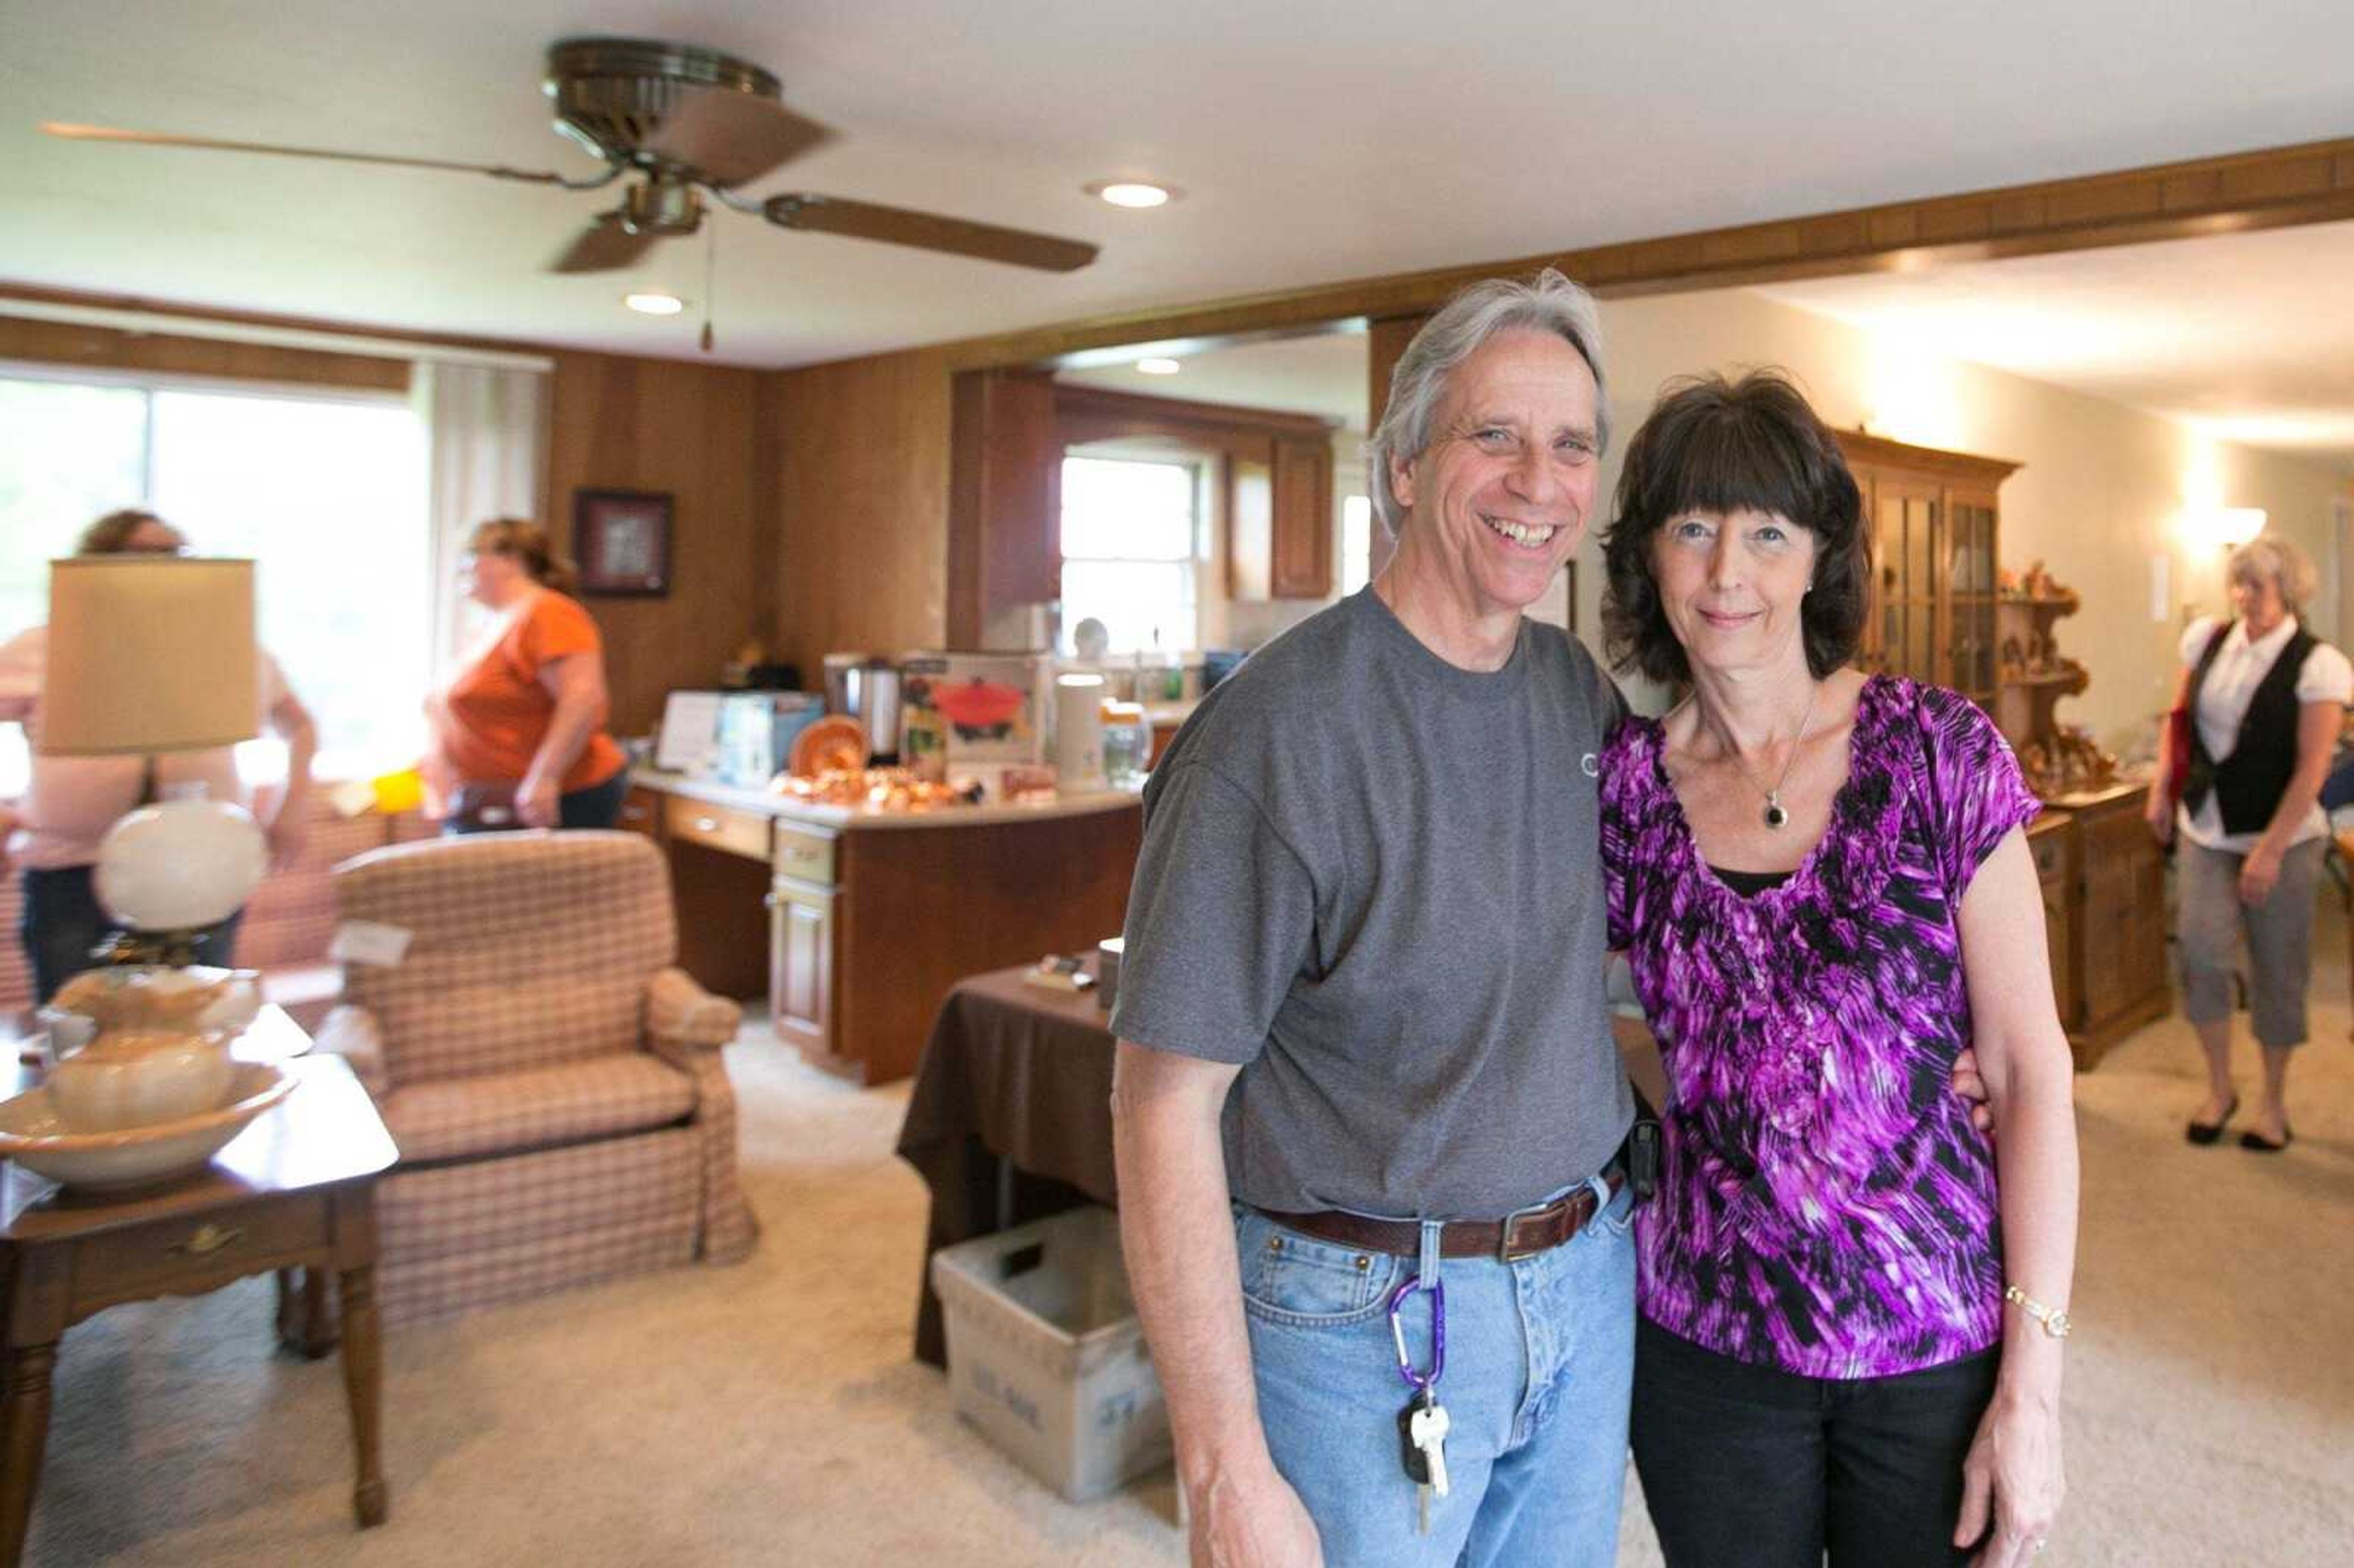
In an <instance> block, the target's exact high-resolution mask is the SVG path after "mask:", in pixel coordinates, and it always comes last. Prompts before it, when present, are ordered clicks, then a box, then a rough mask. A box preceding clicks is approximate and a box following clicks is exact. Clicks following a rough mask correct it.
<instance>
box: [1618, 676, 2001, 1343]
mask: <svg viewBox="0 0 2354 1568" xmlns="http://www.w3.org/2000/svg"><path fill="white" fill-rule="evenodd" d="M1659 749H1660V728H1659V723H1658V722H1657V721H1656V720H1650V719H1629V720H1628V721H1627V723H1626V724H1625V725H1624V726H1621V728H1620V729H1619V730H1618V732H1617V735H1616V736H1613V738H1612V739H1611V742H1610V744H1609V747H1607V749H1606V751H1605V753H1604V756H1603V760H1602V860H1603V868H1604V874H1605V877H1606V882H1607V885H1608V895H1609V915H1610V945H1611V946H1612V947H1613V948H1619V949H1623V950H1624V951H1625V952H1626V953H1627V956H1628V961H1629V963H1630V965H1631V967H1632V968H1633V970H1634V976H1635V988H1636V991H1637V993H1638V995H1639V996H1640V997H1641V999H1642V1002H1643V1010H1644V1012H1646V1013H1648V1014H1649V1017H1650V1021H1651V1026H1652V1029H1653V1031H1654V1032H1655V1033H1657V1034H1658V1035H1659V1042H1660V1048H1661V1054H1662V1055H1663V1057H1664V1059H1665V1061H1666V1064H1667V1073H1668V1100H1669V1103H1668V1104H1667V1105H1666V1106H1665V1107H1662V1109H1661V1112H1660V1116H1661V1119H1662V1121H1663V1123H1664V1128H1663V1131H1664V1134H1665V1137H1664V1139H1663V1142H1664V1146H1665V1150H1666V1161H1665V1169H1664V1171H1663V1173H1662V1178H1661V1181H1660V1185H1659V1195H1658V1197H1657V1198H1656V1199H1655V1200H1654V1201H1653V1202H1651V1203H1650V1204H1649V1206H1648V1207H1647V1208H1646V1209H1645V1210H1644V1211H1643V1215H1642V1222H1641V1233H1640V1234H1641V1245H1640V1252H1639V1255H1640V1259H1641V1285H1640V1287H1639V1301H1640V1305H1641V1309H1642V1312H1643V1315H1644V1316H1645V1317H1647V1318H1649V1319H1650V1320H1651V1321H1653V1322H1654V1323H1657V1324H1658V1325H1659V1327H1660V1328H1662V1329H1665V1330H1668V1331H1670V1333H1674V1334H1677V1335H1680V1336H1681V1337H1682V1338H1684V1339H1687V1340H1691V1341H1693V1342H1694V1343H1696V1344H1699V1345H1702V1346H1703V1347H1705V1348H1706V1349H1709V1350H1712V1351H1716V1352H1718V1353H1719V1354H1722V1355H1727V1356H1732V1357H1734V1358H1735V1359H1737V1360H1740V1361H1750V1362H1754V1363H1758V1364H1763V1365H1767V1366H1773V1367H1777V1368H1779V1369H1781V1370H1783V1371H1785V1372H1794V1373H1798V1374H1800V1375H1804V1376H1809V1377H1825V1378H1860V1377H1880V1376H1885V1375H1888V1374H1891V1373H1895V1372H1914V1371H1917V1370H1919V1369H1921V1368H1924V1367H1930V1366H1935V1365H1937V1364H1939V1363H1941V1362H1945V1361H1954V1360H1956V1359H1958V1358H1960V1357H1963V1356H1967V1355H1970V1354H1972V1353H1974V1352H1976V1351H1982V1350H1985V1349H1987V1348H1988V1346H1991V1345H1993V1344H1995V1343H1996V1342H1997V1341H1998V1340H1999V1339H2000V1337H2001V1333H2002V1287H2003V1271H2002V1236H2001V1225H2000V1213H1999V1209H1998V1207H1997V1204H1996V1202H1995V1170H1994V1155H1993V1151H1992V1150H1991V1148H1990V1147H1989V1145H1988V1142H1987V1140H1986V1139H1985V1138H1984V1137H1983V1136H1982V1135H1980V1134H1979V1133H1978V1130H1977V1129H1976V1128H1973V1127H1971V1125H1970V1119H1969V1107H1968V1105H1967V1102H1965V1101H1964V1100H1962V1099H1961V1098H1959V1097H1957V1096H1956V1095H1955V1094H1954V1092H1953V1088H1952V1086H1951V1083H1950V1081H1949V1080H1950V1076H1951V1073H1952V1068H1953V1064H1954V1058H1955V1056H1956V1055H1957V1054H1959V1053H1960V1051H1961V1049H1962V1047H1963V1046H1964V1045H1966V1044H1968V1043H1969V1040H1970V1002H1969V995H1968V991H1967V989H1966V987H1965V985H1964V983H1963V974H1962V960H1961V948H1960V939H1959V934H1958V931H1957V928H1956V927H1957V919H1958V916H1959V912H1960V906H1961V899H1962V894H1963V891H1964V889H1966V888H1967V886H1968V885H1969V881H1970V877H1971V876H1972V874H1974V873H1975V872H1976V871H1977V870H1978V865H1979V864H1980V863H1982V862H1983V861H1984V860H1985V859H1986V857H1987V856H1988V854H1990V853H1993V851H1994V848H1995V846H1996V845H1997V844H1998V843H1999V842H2001V841H2002V838H2003V836H2004V835H2005V834H2006V833H2008V832H2009V831H2010V830H2011V829H2012V828H2014V827H2017V826H2019V825H2020V824H2021V823H2023V822H2026V821H2030V820H2031V819H2032V818H2033V817H2034V815H2035V813H2036V811H2037V810H2038V809H2039V808H2038V805H2037V802H2036V800H2035V798H2034V797H2033V796H2032V795H2031V794H2030V793H2029V792H2028V790H2027V787H2026V784H2025V782H2024V781H2023V780H2022V779H2020V773H2019V764H2018V762H2017V760H2016V759H2015V758H2013V757H2012V756H2011V753H2010V747H2009V746H2008V745H2007V744H2005V743H2004V741H2003V738H2002V736H2001V735H2000V734H1999V732H1998V731H1997V730H1996V729H1995V727H1994V725H1993V724H1992V723H1991V722H1990V721H1989V720H1988V718H1987V716H1986V715H1985V714H1983V713H1982V712H1980V711H1979V710H1978V708H1977V707H1976V706H1975V705H1972V704H1971V703H1970V702H1968V701H1967V699H1965V698H1963V697H1961V696H1958V695H1956V694H1954V693H1952V692H1949V691H1946V690H1943V689H1941V688H1938V687H1935V686H1921V685H1916V684H1914V683H1913V682H1910V681H1904V680H1898V679H1893V678H1891V677H1888V676H1874V677H1872V679H1871V680H1869V681H1867V682H1866V683H1864V687H1863V691H1862V694H1861V697H1860V698H1859V700H1858V702H1857V705H1856V715H1855V727H1854V730H1853V732H1852V739H1851V740H1850V751H1849V762H1848V779H1847V783H1846V784H1845V786H1844V787H1842V788H1841V789H1840V793H1839V796H1838V799H1837V800H1835V801H1834V802H1833V804H1832V809H1831V820H1830V826H1829V829H1828V830H1827V831H1826V832H1825V833H1824V835H1823V838H1822V841H1821V842H1819V844H1817V845H1816V846H1815V848H1814V850H1813V851H1812V852H1811V853H1808V856H1807V858H1806V860H1805V862H1804V863H1802V864H1801V865H1800V866H1799V867H1798V869H1797V871H1796V872H1794V873H1793V874H1791V875H1790V877H1789V879H1788V880H1787V882H1784V883H1783V884H1781V885H1779V886H1776V887H1772V888H1769V889H1767V890H1766V891H1765V892H1762V893H1759V894H1757V895H1755V896H1754V897H1746V898H1744V897H1743V896H1742V895H1739V894H1737V893H1735V892H1734V891H1733V890H1732V889H1731V888H1729V887H1727V886H1726V885H1724V884H1723V882H1722V881H1720V880H1719V879H1718V877H1717V876H1716V874H1714V873H1713V872H1712V871H1711V870H1710V869H1709V867H1708V866H1707V864H1706V863H1704V862H1703V861H1702V858H1701V855H1700V853H1699V850H1698V848H1697V847H1696V846H1695V844H1694V843H1693V842H1692V835H1691V828H1690V826H1689V825H1688V824H1687V823H1686V822H1685V821H1684V815H1683V808H1682V806H1681V803H1680V802H1679V801H1678V800H1677V799H1676V793H1675V790H1674V789H1673V788H1672V787H1671V786H1670V784H1669V782H1668V776H1667V772H1666V770H1665V768H1663V767H1662V766H1661V764H1660V759H1659Z"/></svg>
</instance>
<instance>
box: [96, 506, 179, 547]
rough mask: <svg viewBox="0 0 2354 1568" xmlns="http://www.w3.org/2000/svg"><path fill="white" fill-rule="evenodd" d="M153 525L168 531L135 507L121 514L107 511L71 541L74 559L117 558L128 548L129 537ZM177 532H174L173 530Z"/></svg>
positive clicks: (128, 507) (150, 514) (160, 521)
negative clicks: (90, 557) (85, 557)
mask: <svg viewBox="0 0 2354 1568" xmlns="http://www.w3.org/2000/svg"><path fill="white" fill-rule="evenodd" d="M150 523H153V524H155V526H156V527H158V528H165V529H169V528H171V526H172V525H171V524H169V523H166V522H164V520H163V519H162V518H161V517H158V516H156V515H155V514H154V513H153V512H147V511H143V510H142V509H141V508H139V507H136V506H126V507H124V508H122V510H121V511H120V512H110V513H108V514H106V515H105V516H103V517H101V518H100V519H99V520H98V521H97V522H95V523H93V524H90V526H89V527H87V528H85V529H83V530H82V531H81V537H80V538H79V539H76V540H75V541H74V554H75V555H77V556H120V555H123V554H126V553H127V552H128V551H129V550H130V548H131V535H133V534H136V533H137V532H139V530H140V529H142V528H144V527H145V526H147V524H150ZM175 532H176V530H175Z"/></svg>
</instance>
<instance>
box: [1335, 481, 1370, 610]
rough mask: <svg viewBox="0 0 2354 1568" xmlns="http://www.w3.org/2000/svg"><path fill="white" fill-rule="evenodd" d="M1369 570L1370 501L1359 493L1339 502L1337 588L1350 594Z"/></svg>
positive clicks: (1367, 575) (1344, 594) (1367, 574)
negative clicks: (1339, 536)
mask: <svg viewBox="0 0 2354 1568" xmlns="http://www.w3.org/2000/svg"><path fill="white" fill-rule="evenodd" d="M1372 576H1373V503H1372V502H1370V501H1368V500H1366V499H1365V498H1364V497H1363V496H1362V495H1351V496H1344V497H1343V498H1342V499H1341V594H1342V595H1343V596H1346V595H1349V594H1352V593H1354V592H1356V591H1357V590H1358V589H1359V588H1363V587H1364V586H1365V581H1366V579H1367V578H1368V577H1372Z"/></svg>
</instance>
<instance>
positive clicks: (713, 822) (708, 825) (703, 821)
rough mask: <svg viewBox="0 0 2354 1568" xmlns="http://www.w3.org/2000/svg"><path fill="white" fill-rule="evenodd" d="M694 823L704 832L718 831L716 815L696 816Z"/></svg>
mask: <svg viewBox="0 0 2354 1568" xmlns="http://www.w3.org/2000/svg"><path fill="white" fill-rule="evenodd" d="M695 826H696V827H697V828H699V829H701V830H702V831H703V832H706V833H716V832H718V831H719V819H718V818H716V817H697V818H695Z"/></svg>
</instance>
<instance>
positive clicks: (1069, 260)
mask: <svg viewBox="0 0 2354 1568" xmlns="http://www.w3.org/2000/svg"><path fill="white" fill-rule="evenodd" d="M761 210H762V211H763V212H765V213H766V214H767V215H768V218H769V222H770V223H773V224H776V225H777V226H778V227H779V228H804V229H811V230H814V231H815V232H817V233H820V234H843V235H848V236H850V237H851V238H854V239H880V240H884V241H885V242H886V243H888V244H892V245H912V246H915V247H917V249H923V250H945V251H947V252H949V254H950V255H953V256H974V257H978V258H980V259H981V260H983V261H1004V262H1009V263H1011V264H1012V265H1013V266H1016V267H1035V268H1037V269H1039V270H1042V271H1046V272H1073V271H1076V270H1078V269H1080V268H1082V267H1084V266H1086V265H1087V263H1088V262H1090V261H1092V260H1095V259H1096V250H1097V248H1096V247H1095V246H1092V245H1088V244H1086V243H1084V242H1082V241H1080V240H1076V239H1058V238H1055V236H1053V235H1051V234H1033V233H1031V232H1030V231H1029V230H1028V229H1023V228H999V227H998V226H997V225H995V224H993V223H974V222H972V221H970V219H967V218H961V217H940V216H939V215H938V213H930V212H915V211H911V210H909V209H908V208H907V207H883V206H880V205H878V204H876V203H875V202H870V201H845V200H843V198H842V197H840V196H807V195H801V196H770V197H769V199H768V200H767V201H766V202H765V203H763V204H762V207H761Z"/></svg>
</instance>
